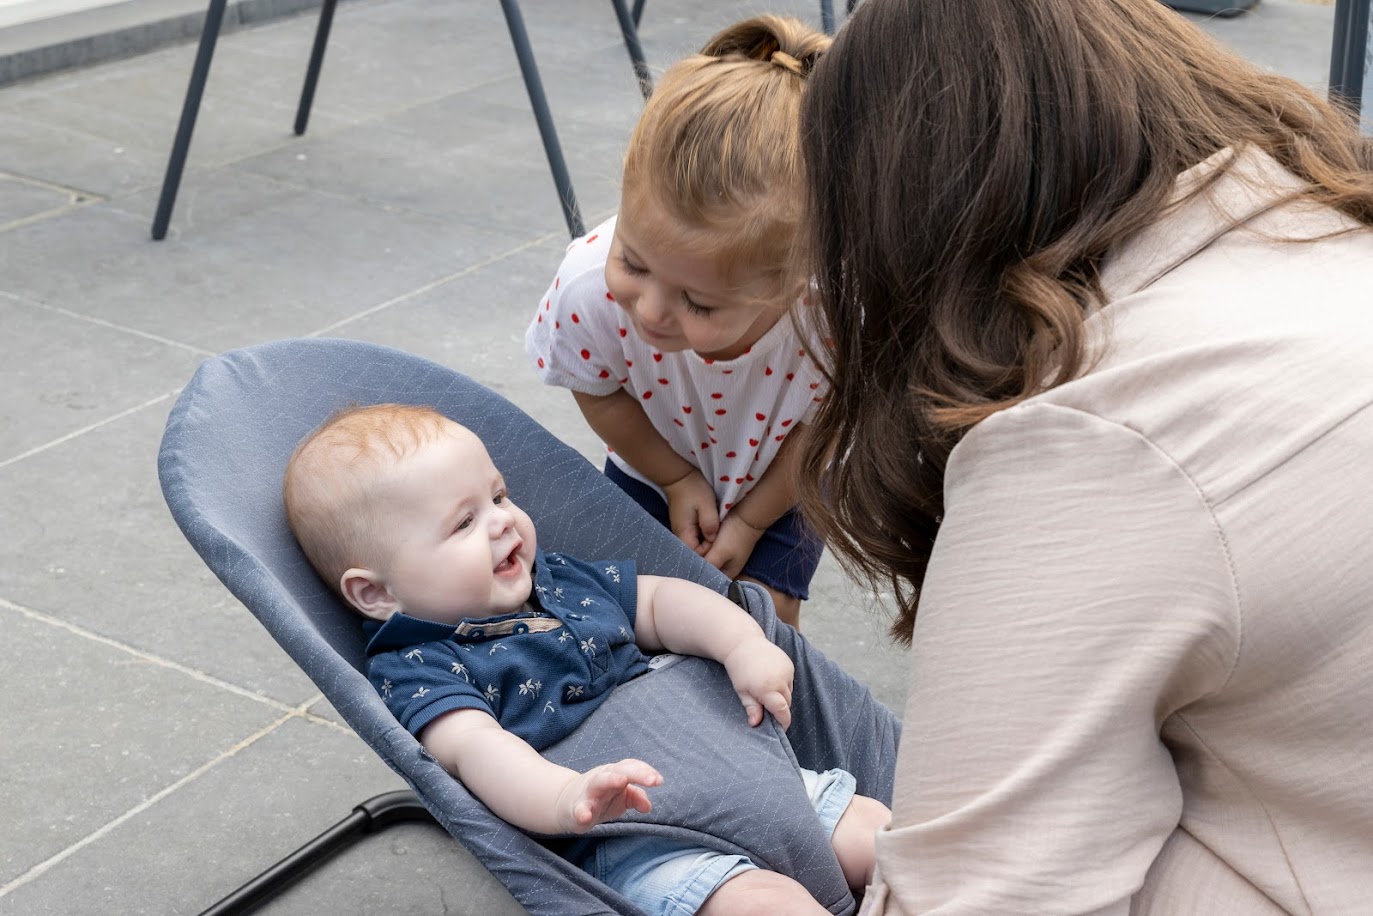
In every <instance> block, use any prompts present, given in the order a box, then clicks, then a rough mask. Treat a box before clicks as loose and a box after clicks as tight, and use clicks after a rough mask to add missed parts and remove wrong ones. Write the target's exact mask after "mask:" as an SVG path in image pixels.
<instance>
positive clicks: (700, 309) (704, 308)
mask: <svg viewBox="0 0 1373 916" xmlns="http://www.w3.org/2000/svg"><path fill="white" fill-rule="evenodd" d="M682 301H683V302H685V303H686V307H687V311H688V312H690V313H691V314H693V315H700V316H701V317H702V318H705V317H707V316H708V315H710V313H711V312H713V311H715V308H714V306H709V305H701V304H700V303H697V302H692V301H691V297H690V296H687V295H685V294H683V296H682Z"/></svg>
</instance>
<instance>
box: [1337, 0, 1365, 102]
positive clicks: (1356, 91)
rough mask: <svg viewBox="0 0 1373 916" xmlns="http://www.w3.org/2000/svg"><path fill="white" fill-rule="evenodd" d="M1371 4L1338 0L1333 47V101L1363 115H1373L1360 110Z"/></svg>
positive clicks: (1356, 0) (1362, 100) (1357, 0)
mask: <svg viewBox="0 0 1373 916" xmlns="http://www.w3.org/2000/svg"><path fill="white" fill-rule="evenodd" d="M1370 7H1373V3H1370V0H1337V2H1336V3H1335V31H1334V35H1333V37H1332V39H1331V48H1330V101H1332V102H1334V103H1336V104H1337V105H1344V106H1346V107H1348V108H1350V109H1351V110H1353V111H1354V112H1356V113H1358V114H1361V115H1369V114H1373V110H1370V111H1368V112H1364V111H1361V109H1362V108H1363V107H1364V104H1363V103H1364V92H1365V89H1364V80H1365V79H1367V77H1368V74H1367V73H1366V72H1365V69H1366V66H1367V64H1366V63H1365V62H1366V61H1367V60H1369V57H1368V49H1369V45H1370V36H1369V29H1370V25H1369V10H1370ZM1365 129H1367V128H1365Z"/></svg>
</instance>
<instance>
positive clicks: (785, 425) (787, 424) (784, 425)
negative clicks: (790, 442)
mask: <svg viewBox="0 0 1373 916" xmlns="http://www.w3.org/2000/svg"><path fill="white" fill-rule="evenodd" d="M790 425H791V421H790V420H783V421H782V428H783V429H786V428H787V427H788V426H790Z"/></svg>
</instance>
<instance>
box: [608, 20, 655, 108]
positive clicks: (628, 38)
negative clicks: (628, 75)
mask: <svg viewBox="0 0 1373 916" xmlns="http://www.w3.org/2000/svg"><path fill="white" fill-rule="evenodd" d="M610 2H611V4H612V5H613V6H614V7H615V18H617V19H619V20H620V33H621V34H622V35H624V39H625V50H627V51H628V52H629V59H630V61H631V62H633V64H634V76H635V77H636V78H638V80H639V91H640V92H642V93H643V95H644V98H645V99H647V98H648V97H649V96H650V95H652V94H653V77H651V76H649V75H648V61H646V60H644V46H643V45H641V44H640V43H639V29H638V24H639V17H638V16H637V15H631V13H630V11H629V7H627V6H626V5H625V0H610ZM641 5H642V4H640V6H641Z"/></svg>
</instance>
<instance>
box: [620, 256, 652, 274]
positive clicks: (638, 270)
mask: <svg viewBox="0 0 1373 916" xmlns="http://www.w3.org/2000/svg"><path fill="white" fill-rule="evenodd" d="M620 263H621V264H622V265H623V266H624V269H625V272H626V273H628V274H629V275H630V276H634V277H641V276H643V275H644V274H646V273H648V271H647V270H645V269H644V268H642V267H638V266H636V265H634V264H631V263H630V261H629V258H627V257H625V256H624V255H620Z"/></svg>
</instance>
